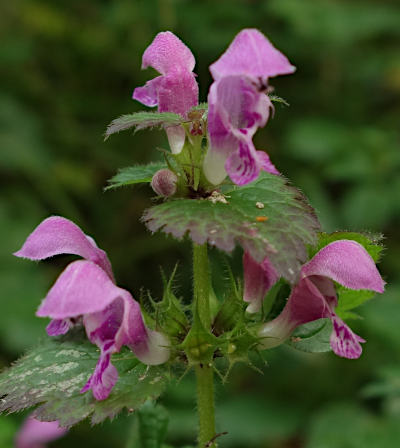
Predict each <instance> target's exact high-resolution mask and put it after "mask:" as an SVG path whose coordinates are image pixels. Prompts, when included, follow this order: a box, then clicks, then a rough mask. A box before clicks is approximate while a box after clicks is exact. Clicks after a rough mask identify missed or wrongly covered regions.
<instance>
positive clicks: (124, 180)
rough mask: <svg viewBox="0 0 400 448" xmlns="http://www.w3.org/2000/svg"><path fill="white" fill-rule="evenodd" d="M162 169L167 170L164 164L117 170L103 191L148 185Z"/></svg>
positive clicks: (157, 163) (158, 163) (155, 163)
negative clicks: (142, 184) (127, 186)
mask: <svg viewBox="0 0 400 448" xmlns="http://www.w3.org/2000/svg"><path fill="white" fill-rule="evenodd" d="M163 168H167V165H166V164H165V162H154V163H150V164H148V165H135V166H128V167H126V168H122V169H120V170H119V172H118V174H116V175H115V176H114V177H112V178H111V179H110V180H109V181H108V183H109V184H110V185H108V187H106V188H105V190H111V189H114V188H119V187H124V186H126V185H135V184H140V183H150V182H151V179H152V178H153V176H154V174H155V173H156V172H157V171H158V170H161V169H163Z"/></svg>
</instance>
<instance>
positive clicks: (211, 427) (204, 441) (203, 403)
mask: <svg viewBox="0 0 400 448" xmlns="http://www.w3.org/2000/svg"><path fill="white" fill-rule="evenodd" d="M195 370H196V381H197V412H198V415H199V435H198V442H199V445H198V446H199V448H205V447H206V446H207V448H208V447H210V448H211V447H212V448H215V447H216V444H215V443H211V444H210V445H208V442H210V440H212V439H213V437H214V436H215V415H214V372H213V368H212V366H211V365H208V364H201V365H198V366H196V369H195Z"/></svg>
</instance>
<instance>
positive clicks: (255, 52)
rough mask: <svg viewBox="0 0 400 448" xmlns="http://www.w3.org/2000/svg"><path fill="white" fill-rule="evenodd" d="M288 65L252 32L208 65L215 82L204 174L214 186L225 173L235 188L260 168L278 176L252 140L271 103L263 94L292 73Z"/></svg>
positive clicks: (238, 38) (243, 33)
mask: <svg viewBox="0 0 400 448" xmlns="http://www.w3.org/2000/svg"><path fill="white" fill-rule="evenodd" d="M294 70H295V67H293V66H292V65H291V64H290V62H289V61H288V60H287V58H286V57H285V56H284V55H283V54H282V53H280V52H279V51H278V50H277V49H276V48H275V47H274V46H273V45H272V44H271V43H270V42H269V40H268V39H267V38H266V37H265V36H264V35H263V34H262V33H261V32H260V31H258V30H256V29H245V30H242V31H241V32H240V33H239V34H238V35H237V36H236V37H235V39H234V40H233V42H232V43H231V45H230V46H229V48H228V49H227V50H226V51H225V53H224V54H223V55H222V56H221V57H220V58H219V59H218V61H216V62H214V63H213V64H212V65H211V66H210V72H211V74H212V76H213V78H214V83H213V84H212V86H211V88H210V92H209V95H208V107H209V112H208V132H209V137H210V147H209V150H208V152H207V154H206V157H205V160H204V172H205V175H206V177H207V179H208V180H209V181H210V182H211V183H213V184H215V185H216V184H219V183H221V182H222V181H223V180H224V178H225V177H226V174H229V176H230V178H231V179H232V180H233V182H234V183H236V184H237V185H244V184H247V183H249V182H251V181H252V180H254V179H256V178H257V177H258V175H259V173H260V170H265V171H267V172H270V173H272V174H279V172H278V171H277V169H276V168H275V167H274V165H273V164H272V163H271V161H270V160H269V157H268V155H267V154H266V153H265V152H263V151H257V150H256V149H255V148H254V145H253V142H252V138H253V135H254V133H255V132H256V131H257V129H258V128H259V127H263V126H265V124H266V122H267V120H268V118H269V115H270V111H271V110H272V104H271V101H270V100H269V98H268V96H267V95H266V94H265V91H266V88H267V85H268V78H270V77H273V76H278V75H284V74H289V73H293V72H294Z"/></svg>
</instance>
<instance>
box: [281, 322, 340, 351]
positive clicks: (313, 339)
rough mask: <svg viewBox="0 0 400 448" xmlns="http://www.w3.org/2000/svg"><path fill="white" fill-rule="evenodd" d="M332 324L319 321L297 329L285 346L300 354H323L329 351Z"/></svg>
mask: <svg viewBox="0 0 400 448" xmlns="http://www.w3.org/2000/svg"><path fill="white" fill-rule="evenodd" d="M331 333H332V323H331V321H330V320H329V319H319V320H315V321H313V322H309V323H308V324H304V325H301V326H300V327H297V328H296V330H295V331H294V332H293V334H292V336H291V337H290V338H289V339H288V341H287V344H288V345H290V346H292V347H293V348H295V349H297V350H300V351H302V352H308V353H323V352H329V351H331V346H330V341H329V340H330V336H331Z"/></svg>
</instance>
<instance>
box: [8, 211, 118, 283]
mask: <svg viewBox="0 0 400 448" xmlns="http://www.w3.org/2000/svg"><path fill="white" fill-rule="evenodd" d="M60 254H73V255H79V256H81V257H83V258H85V259H87V260H91V261H93V262H94V263H96V264H98V265H99V266H100V267H101V268H102V269H103V270H104V271H105V272H106V273H107V274H108V275H109V277H110V278H112V279H113V278H114V277H113V273H112V268H111V264H110V261H109V259H108V257H107V254H106V253H105V252H104V251H103V250H101V249H99V248H98V247H97V245H96V243H95V242H94V240H93V239H92V238H90V237H89V236H87V235H85V234H84V233H83V232H82V230H81V229H80V228H79V227H78V226H77V225H76V224H74V223H73V222H72V221H70V220H68V219H65V218H63V217H61V216H51V217H50V218H47V219H45V220H44V221H43V222H41V223H40V224H39V226H38V227H36V229H35V230H34V231H33V232H32V233H31V234H30V235H29V236H28V238H27V239H26V241H25V243H24V245H23V246H22V248H21V249H20V250H19V251H17V252H15V253H14V255H15V256H17V257H22V258H29V259H30V260H44V259H45V258H49V257H53V256H55V255H60Z"/></svg>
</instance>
